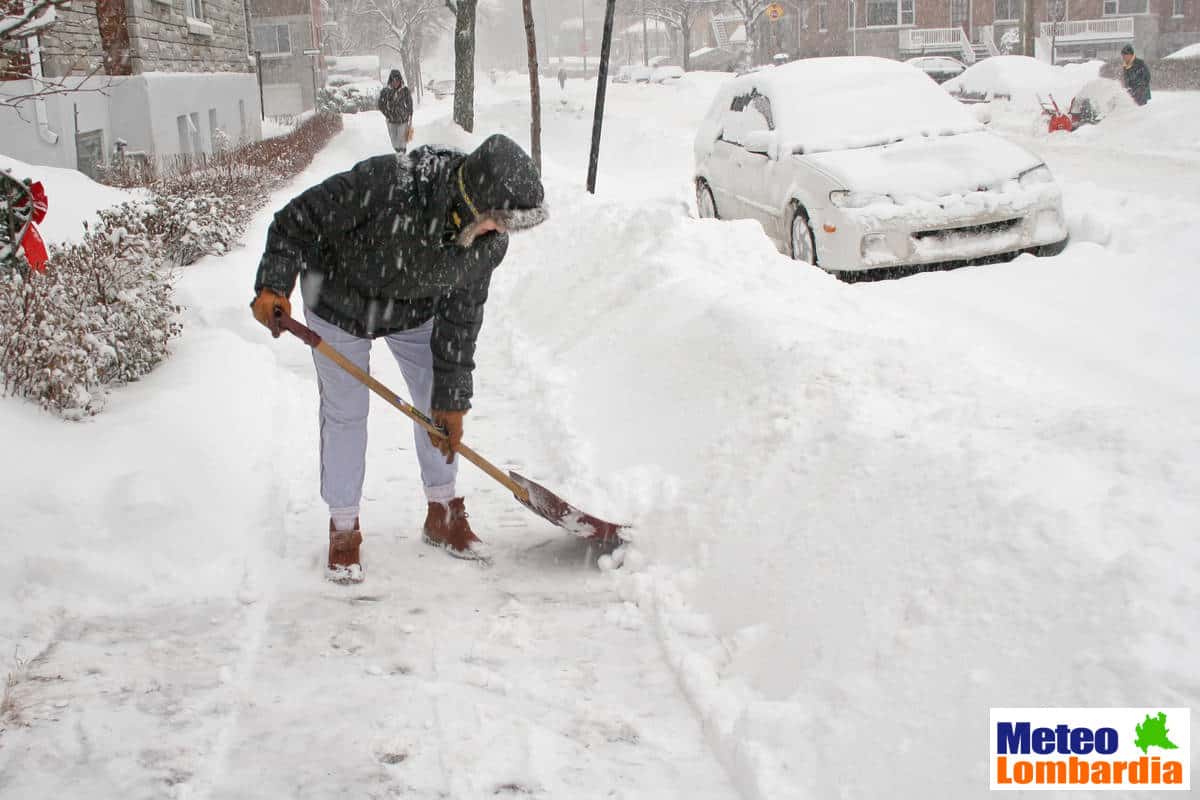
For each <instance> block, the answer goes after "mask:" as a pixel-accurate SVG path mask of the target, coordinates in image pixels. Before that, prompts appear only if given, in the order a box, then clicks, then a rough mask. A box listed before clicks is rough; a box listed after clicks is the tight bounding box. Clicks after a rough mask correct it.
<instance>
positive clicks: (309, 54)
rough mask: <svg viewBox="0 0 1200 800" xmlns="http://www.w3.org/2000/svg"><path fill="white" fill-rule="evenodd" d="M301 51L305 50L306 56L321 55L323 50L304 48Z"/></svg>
mask: <svg viewBox="0 0 1200 800" xmlns="http://www.w3.org/2000/svg"><path fill="white" fill-rule="evenodd" d="M301 52H303V53H304V55H306V56H319V55H321V51H320V50H319V49H315V50H303V51H301Z"/></svg>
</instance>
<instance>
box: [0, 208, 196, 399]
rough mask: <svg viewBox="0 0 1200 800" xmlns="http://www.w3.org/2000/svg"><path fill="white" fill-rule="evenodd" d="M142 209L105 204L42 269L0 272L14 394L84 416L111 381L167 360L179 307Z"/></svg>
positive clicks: (2, 348) (0, 329)
mask: <svg viewBox="0 0 1200 800" xmlns="http://www.w3.org/2000/svg"><path fill="white" fill-rule="evenodd" d="M143 212H144V209H142V208H141V207H139V205H137V204H132V203H129V204H125V205H123V206H120V207H119V208H117V209H111V210H109V211H106V212H104V214H103V215H102V219H101V221H100V223H99V224H97V225H96V226H94V227H92V228H90V229H89V230H88V231H87V233H86V234H85V235H84V237H83V240H82V241H80V242H77V243H75V244H71V245H68V246H65V247H58V246H55V247H51V248H50V262H49V266H48V268H47V270H46V271H45V272H43V273H35V272H30V271H28V270H25V269H9V270H5V271H4V272H3V273H0V378H2V380H3V387H4V390H5V392H6V393H8V394H14V395H18V396H21V397H26V398H29V399H31V400H33V401H35V402H37V403H39V404H40V405H41V406H42V407H43V408H46V409H51V410H54V411H57V412H58V413H60V414H62V415H63V416H65V417H68V418H73V419H77V418H80V417H83V416H86V415H89V414H95V413H96V412H98V411H99V410H100V409H101V408H102V407H103V402H104V394H105V389H106V387H107V386H109V385H112V384H121V383H126V382H129V381H134V380H137V379H138V378H140V377H141V376H143V375H145V374H147V373H148V372H150V370H152V369H153V368H154V367H155V365H157V364H158V363H159V362H160V361H162V360H163V359H164V358H166V356H167V343H168V341H169V340H170V339H171V337H173V336H176V335H178V334H179V332H180V329H181V325H180V323H179V320H178V314H179V310H180V309H179V307H178V306H177V305H175V302H174V300H173V299H172V281H173V276H172V273H171V271H170V270H169V269H167V268H165V267H164V262H163V260H162V259H161V258H160V256H159V253H158V252H157V251H156V247H155V245H154V238H153V237H152V236H149V235H148V233H147V230H146V225H145V222H144V219H145V217H144V213H143Z"/></svg>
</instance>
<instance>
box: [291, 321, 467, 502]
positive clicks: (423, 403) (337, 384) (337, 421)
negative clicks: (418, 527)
mask: <svg viewBox="0 0 1200 800" xmlns="http://www.w3.org/2000/svg"><path fill="white" fill-rule="evenodd" d="M304 315H305V320H306V321H307V322H308V326H309V327H310V328H312V329H313V330H314V331H316V332H317V333H318V334H320V336H321V338H322V339H324V340H325V341H326V342H328V343H329V345H330V347H332V348H333V349H334V350H337V351H338V352H339V353H341V354H342V355H344V356H345V357H346V358H348V359H349V360H350V361H351V362H353V363H354V364H355V366H357V367H359V368H360V369H362V370H364V371H367V372H370V359H371V341H372V340H371V339H361V338H359V337H357V336H353V335H351V334H349V333H346V332H345V331H344V330H342V329H341V328H339V327H337V326H336V325H332V324H330V323H328V322H326V321H325V320H323V319H321V318H320V317H318V316H317V315H316V314H314V313H313V312H312V311H309V310H308V309H307V308H305V310H304ZM432 333H433V320H429V321H428V322H426V323H425V324H424V325H422V326H421V327H419V328H413V329H412V330H409V331H401V332H400V333H393V334H392V335H391V336H386V337H384V339H385V340H386V341H387V345H388V349H390V350H391V351H392V355H393V356H395V358H396V363H397V364H399V365H400V373H401V374H402V375H403V376H404V382H405V383H407V384H408V392H409V396H410V397H411V398H412V399H411V401H410V402H411V403H412V404H413V405H414V406H416V408H417V409H418V410H419V411H421V412H422V413H423V414H426V415H428V414H429V403H430V398H431V396H432V394H433V351H432V350H431V349H430V347H429V337H430V335H431V334H432ZM313 361H314V363H315V364H316V367H317V387H318V390H319V391H320V395H321V497H322V499H324V500H325V502H326V503H327V504H328V505H329V516H330V517H332V518H334V519H349V520H351V521H353V519H354V517H356V516H358V505H359V501H360V500H361V499H362V487H363V476H364V475H365V473H366V460H367V408H368V405H369V402H370V398H371V395H370V390H369V389H367V387H366V386H364V385H363V384H361V383H359V382H358V380H357V379H356V378H355V377H354V376H353V375H351V374H350V373H349V372H346V371H345V370H344V369H342V368H341V367H339V366H338V365H337V364H335V363H334V362H332V361H330V360H329V359H328V358H326V357H325V356H323V355H321V354H320V353H319V352H317V351H316V350H315V349H314V350H313ZM413 435H414V441H415V443H416V450H417V461H418V463H419V464H420V465H421V482H422V483H423V484H424V486H425V497H426V499H427V500H429V502H442V503H446V502H449V501H450V500H453V499H454V497H455V494H454V482H455V478H456V476H457V475H458V458H457V457H455V459H454V463H452V464H447V463H446V457H445V456H443V455H442V454H441V453H440V452H438V449H437V448H436V447H434V446H433V442H431V441H429V434H428V433H426V432H425V430H424V429H423V428H421V427H420V426H418V425H417V424H416V423H415V422H414V423H413Z"/></svg>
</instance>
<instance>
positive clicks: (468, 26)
mask: <svg viewBox="0 0 1200 800" xmlns="http://www.w3.org/2000/svg"><path fill="white" fill-rule="evenodd" d="M478 2H479V0H458V13H457V14H456V15H455V20H454V121H455V122H456V123H458V125H460V126H461V127H462V129H463V130H464V131H467V132H468V133H470V132H472V131H474V130H475V8H476V5H477V4H478Z"/></svg>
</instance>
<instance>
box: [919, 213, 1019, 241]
mask: <svg viewBox="0 0 1200 800" xmlns="http://www.w3.org/2000/svg"><path fill="white" fill-rule="evenodd" d="M1020 224H1021V219H1020V218H1019V217H1017V218H1014V219H1005V220H1000V221H999V222H985V223H983V224H982V225H967V226H965V227H962V228H937V229H935V230H930V231H916V232H915V233H913V235H912V237H913V238H914V239H917V240H921V239H929V238H943V237H948V236H986V235H988V234H990V233H1004V232H1005V231H1008V230H1011V229H1012V228H1015V227H1016V226H1017V225H1020Z"/></svg>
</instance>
